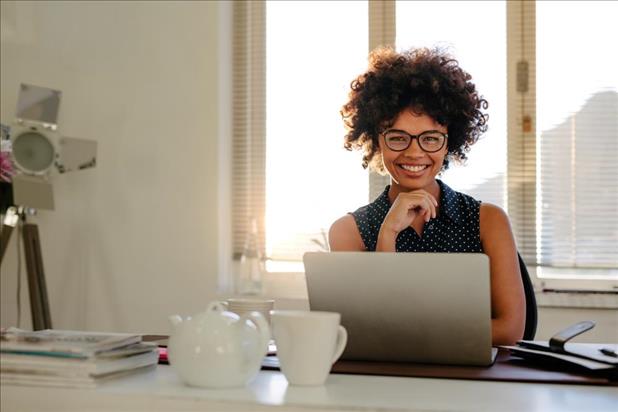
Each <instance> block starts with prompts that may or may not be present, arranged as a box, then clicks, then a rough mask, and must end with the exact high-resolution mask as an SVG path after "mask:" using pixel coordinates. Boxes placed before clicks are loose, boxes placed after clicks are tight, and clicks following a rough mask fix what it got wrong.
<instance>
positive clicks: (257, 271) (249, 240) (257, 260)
mask: <svg viewBox="0 0 618 412" xmlns="http://www.w3.org/2000/svg"><path fill="white" fill-rule="evenodd" d="M249 227H250V230H249V232H247V237H246V238H245V245H244V247H243V251H242V255H241V256H240V276H239V277H238V285H237V292H238V293H239V294H241V295H259V294H260V293H262V273H263V272H264V259H263V256H262V252H261V250H260V247H259V242H258V240H259V236H258V228H257V219H255V218H254V217H253V218H251V219H250V225H249Z"/></svg>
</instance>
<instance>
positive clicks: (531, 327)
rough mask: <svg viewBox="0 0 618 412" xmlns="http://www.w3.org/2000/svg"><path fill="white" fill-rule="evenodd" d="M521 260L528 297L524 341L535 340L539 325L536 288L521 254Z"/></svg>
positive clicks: (522, 278) (522, 274) (521, 270)
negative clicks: (537, 325)
mask: <svg viewBox="0 0 618 412" xmlns="http://www.w3.org/2000/svg"><path fill="white" fill-rule="evenodd" d="M517 257H518V258H519V270H520V272H521V281H522V283H523V285H524V294H525V295H526V326H525V328H524V339H525V340H533V339H534V336H535V335H536V324H537V308H536V297H535V296H534V286H533V285H532V281H531V280H530V275H529V274H528V269H527V268H526V264H525V263H524V260H523V259H522V258H521V255H520V254H519V252H518V253H517Z"/></svg>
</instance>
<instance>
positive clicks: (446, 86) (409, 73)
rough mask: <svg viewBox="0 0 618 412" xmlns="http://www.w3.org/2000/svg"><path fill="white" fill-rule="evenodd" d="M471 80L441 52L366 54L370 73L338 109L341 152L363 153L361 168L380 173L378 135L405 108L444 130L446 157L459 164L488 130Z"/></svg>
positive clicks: (360, 78) (358, 80)
mask: <svg viewBox="0 0 618 412" xmlns="http://www.w3.org/2000/svg"><path fill="white" fill-rule="evenodd" d="M471 79H472V76H470V75H469V74H468V73H466V72H465V71H463V70H462V69H461V68H460V67H459V64H458V62H457V61H456V60H455V59H453V58H452V57H451V56H450V55H448V54H446V53H445V52H443V51H442V50H440V49H437V48H436V49H427V48H419V49H410V50H408V51H405V52H401V53H398V52H396V51H395V50H393V49H392V48H390V47H384V48H378V49H376V50H374V51H373V52H371V54H370V55H369V69H368V70H367V71H366V72H365V73H363V74H361V75H360V76H358V77H357V78H356V79H355V80H354V81H352V83H351V85H350V88H351V90H350V93H349V96H348V98H349V100H348V102H347V103H346V104H345V105H344V106H343V107H342V109H341V116H342V118H343V121H344V123H345V126H346V129H347V134H346V135H345V142H344V147H345V148H346V149H348V150H353V149H357V150H362V151H363V167H364V168H367V167H368V166H370V167H371V168H372V169H374V170H376V171H377V172H379V173H382V174H384V173H385V170H384V165H383V164H382V158H381V156H379V152H380V146H379V140H378V139H379V136H380V133H382V132H383V131H384V130H386V129H387V128H389V127H390V126H391V125H392V124H393V123H394V122H395V120H396V118H397V116H398V115H399V114H400V113H401V112H402V111H403V110H404V109H406V108H408V109H411V110H413V111H414V112H415V113H417V114H421V113H423V114H426V115H428V116H430V117H431V118H433V119H434V120H435V121H436V122H438V123H439V124H441V125H443V126H445V127H446V128H447V130H448V153H447V156H446V158H445V159H444V165H443V166H442V170H443V171H444V170H446V169H448V166H449V161H450V160H451V159H453V160H456V161H457V162H459V163H462V162H463V161H464V160H465V159H466V153H467V152H468V151H469V150H470V146H471V145H473V144H474V143H476V141H477V140H478V139H479V137H480V135H481V134H482V133H484V132H485V131H486V130H487V119H488V117H489V116H488V115H487V114H485V113H483V112H482V111H481V110H485V109H487V106H488V104H487V100H485V99H484V98H483V97H482V96H480V95H479V94H478V92H477V91H476V86H475V85H474V83H472V81H471Z"/></svg>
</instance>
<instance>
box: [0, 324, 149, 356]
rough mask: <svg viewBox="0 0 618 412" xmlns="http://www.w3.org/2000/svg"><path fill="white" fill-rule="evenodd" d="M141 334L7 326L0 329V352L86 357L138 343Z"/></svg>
mask: <svg viewBox="0 0 618 412" xmlns="http://www.w3.org/2000/svg"><path fill="white" fill-rule="evenodd" d="M141 340H142V338H141V335H134V334H128V333H107V332H83V331H71V330H56V329H45V330H40V331H33V332H32V331H26V330H22V329H17V328H8V329H5V330H2V331H1V332H0V352H2V353H5V352H11V353H26V354H37V353H38V354H42V355H47V356H60V357H83V358H87V357H90V356H94V355H99V354H102V353H104V352H108V351H112V350H115V349H118V348H122V347H127V346H129V345H132V344H135V343H139V342H141Z"/></svg>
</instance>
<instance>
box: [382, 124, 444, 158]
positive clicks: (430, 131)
mask: <svg viewBox="0 0 618 412" xmlns="http://www.w3.org/2000/svg"><path fill="white" fill-rule="evenodd" d="M389 132H400V133H402V134H404V135H406V136H408V137H410V141H409V142H408V145H407V146H406V147H404V148H403V149H399V150H397V149H393V148H391V147H390V146H389V145H388V143H387V141H386V134H387V133H389ZM426 133H439V134H441V135H442V136H444V140H443V141H442V144H441V145H440V147H439V148H437V149H436V150H425V148H424V147H423V145H421V141H420V138H421V136H423V135H424V134H426ZM380 134H381V135H382V137H383V138H384V144H385V145H386V147H388V149H389V150H392V151H393V152H403V151H404V150H408V149H409V148H410V146H412V141H413V140H414V139H416V143H418V147H420V148H421V150H422V151H423V152H425V153H436V152H439V151H440V150H442V149H443V148H444V145H445V144H446V140H447V139H448V134H447V133H442V132H441V131H439V130H425V131H424V132H421V133H419V134H410V133H408V132H406V131H405V130H400V129H388V130H385V131H383V132H382V133H380Z"/></svg>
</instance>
